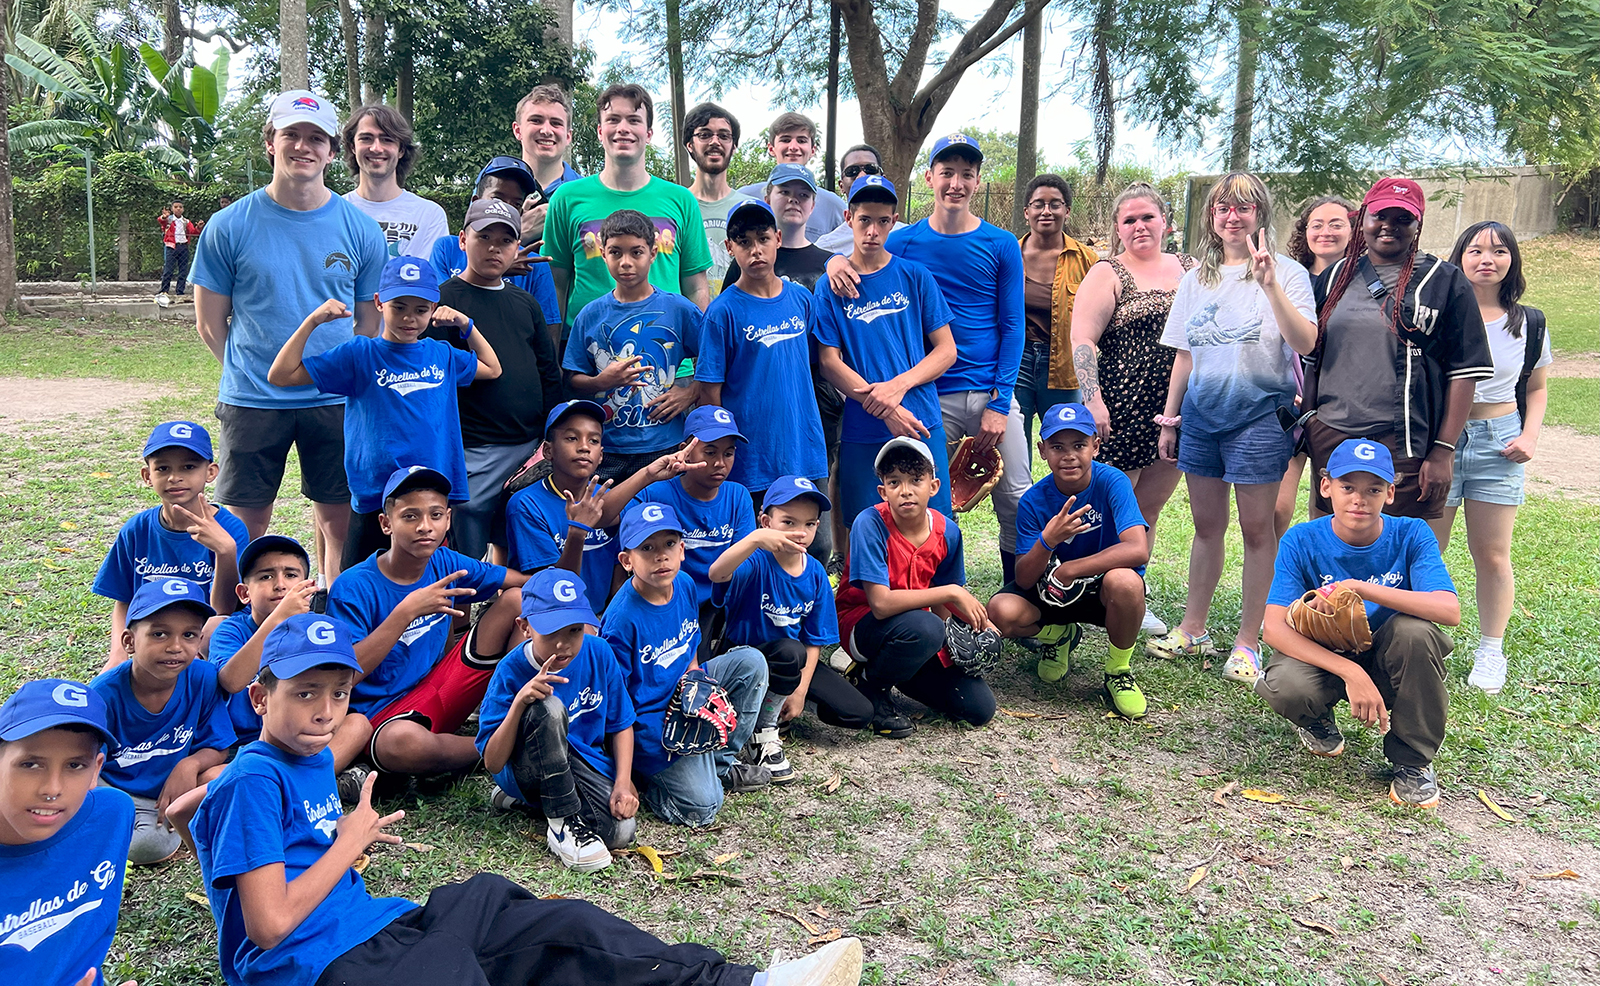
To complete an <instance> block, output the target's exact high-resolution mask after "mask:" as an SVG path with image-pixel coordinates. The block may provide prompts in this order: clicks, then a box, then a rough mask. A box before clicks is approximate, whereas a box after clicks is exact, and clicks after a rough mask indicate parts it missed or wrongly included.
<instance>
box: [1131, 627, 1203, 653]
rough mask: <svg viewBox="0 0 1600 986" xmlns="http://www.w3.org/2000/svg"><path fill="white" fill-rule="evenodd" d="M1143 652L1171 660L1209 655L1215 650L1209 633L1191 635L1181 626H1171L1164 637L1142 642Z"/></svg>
mask: <svg viewBox="0 0 1600 986" xmlns="http://www.w3.org/2000/svg"><path fill="white" fill-rule="evenodd" d="M1144 652H1145V653H1146V654H1149V655H1150V656H1151V657H1164V658H1166V659H1167V660H1169V661H1170V660H1173V659H1175V658H1179V657H1209V656H1211V655H1213V654H1215V653H1216V652H1217V649H1216V648H1215V647H1213V646H1212V645H1211V634H1210V633H1209V632H1206V633H1202V634H1200V635H1199V636H1192V635H1190V634H1189V632H1188V631H1186V630H1184V629H1183V628H1182V627H1173V628H1172V629H1171V630H1170V631H1169V632H1168V633H1167V635H1166V636H1164V637H1152V638H1151V639H1149V640H1146V641H1145V642H1144Z"/></svg>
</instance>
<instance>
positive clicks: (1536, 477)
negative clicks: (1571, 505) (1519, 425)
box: [1527, 425, 1600, 503]
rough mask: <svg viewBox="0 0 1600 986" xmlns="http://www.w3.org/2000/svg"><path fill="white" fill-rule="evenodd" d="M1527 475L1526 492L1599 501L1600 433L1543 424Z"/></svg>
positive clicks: (1589, 501)
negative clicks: (1599, 434) (1595, 433)
mask: <svg viewBox="0 0 1600 986" xmlns="http://www.w3.org/2000/svg"><path fill="white" fill-rule="evenodd" d="M1527 476H1528V492H1529V493H1535V494H1542V495H1545V496H1549V495H1552V494H1553V495H1555V496H1565V497H1570V498H1572V499H1575V500H1583V501H1585V502H1587V503H1600V436H1596V435H1585V434H1583V433H1582V432H1580V431H1577V430H1575V429H1572V428H1567V427H1564V426H1562V425H1545V427H1544V430H1543V431H1542V432H1540V433H1539V454H1537V455H1535V456H1534V457H1533V460H1532V461H1531V462H1529V463H1528V472H1527Z"/></svg>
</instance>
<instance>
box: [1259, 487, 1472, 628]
mask: <svg viewBox="0 0 1600 986" xmlns="http://www.w3.org/2000/svg"><path fill="white" fill-rule="evenodd" d="M1341 579H1359V580H1360V581H1362V582H1372V583H1374V584H1377V585H1385V586H1388V587H1389V588H1391V589H1406V590H1409V591H1411V592H1438V591H1439V590H1441V589H1443V590H1445V591H1447V592H1455V591H1456V584H1455V583H1454V582H1452V581H1451V580H1450V573H1449V572H1448V571H1446V570H1445V567H1444V559H1443V558H1441V557H1440V556H1439V542H1438V540H1437V539H1436V538H1435V537H1434V536H1433V531H1432V530H1430V529H1429V528H1428V522H1427V521H1425V520H1422V519H1420V518H1417V517H1390V516H1389V515H1387V514H1385V515H1384V517H1383V532H1382V533H1381V534H1379V535H1378V540H1376V541H1374V542H1372V543H1371V544H1369V545H1367V546H1366V547H1364V548H1363V547H1358V546H1356V545H1353V544H1349V543H1347V542H1345V540H1344V539H1343V538H1341V537H1339V535H1337V534H1335V533H1334V532H1333V518H1332V517H1319V518H1317V519H1316V520H1309V521H1305V522H1303V523H1300V524H1296V525H1294V526H1293V527H1291V528H1289V529H1288V530H1287V531H1285V532H1284V534H1283V540H1282V541H1280V542H1279V543H1278V561H1277V564H1276V565H1275V567H1274V570H1273V574H1272V588H1271V590H1269V591H1268V593H1267V605H1269V606H1287V605H1289V604H1290V603H1292V602H1294V601H1295V600H1296V599H1299V598H1300V597H1301V596H1303V595H1305V594H1306V593H1307V592H1309V591H1311V590H1312V589H1317V588H1320V587H1322V586H1325V585H1328V584H1329V583H1332V582H1338V581H1339V580H1341ZM1366 605H1367V625H1368V626H1370V627H1371V628H1372V629H1373V631H1374V632H1376V631H1377V629H1378V628H1379V627H1381V626H1383V625H1384V624H1385V623H1387V622H1388V621H1389V617H1391V616H1393V615H1394V610H1392V609H1388V608H1386V607H1383V606H1379V605H1378V604H1377V603H1374V602H1368V603H1367V604H1366Z"/></svg>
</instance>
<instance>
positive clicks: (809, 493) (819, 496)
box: [761, 490, 833, 511]
mask: <svg viewBox="0 0 1600 986" xmlns="http://www.w3.org/2000/svg"><path fill="white" fill-rule="evenodd" d="M796 500H815V501H816V503H817V506H818V507H820V508H821V509H822V510H823V511H828V510H832V509H833V501H832V500H829V499H828V495H827V494H826V493H824V492H822V491H821V490H790V491H789V492H787V493H780V494H778V498H777V499H775V500H769V499H767V498H765V497H763V498H762V500H761V509H762V510H765V509H767V508H768V507H781V506H783V505H784V504H786V503H793V502H794V501H796Z"/></svg>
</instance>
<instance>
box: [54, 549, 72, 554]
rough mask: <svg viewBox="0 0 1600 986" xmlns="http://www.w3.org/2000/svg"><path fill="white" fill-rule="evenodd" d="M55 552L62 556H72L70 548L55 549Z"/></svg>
mask: <svg viewBox="0 0 1600 986" xmlns="http://www.w3.org/2000/svg"><path fill="white" fill-rule="evenodd" d="M56 551H58V552H60V553H61V554H63V555H70V554H72V549H71V548H57V549H56Z"/></svg>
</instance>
